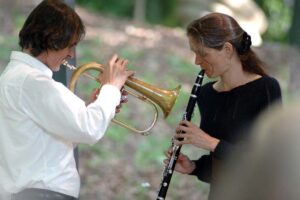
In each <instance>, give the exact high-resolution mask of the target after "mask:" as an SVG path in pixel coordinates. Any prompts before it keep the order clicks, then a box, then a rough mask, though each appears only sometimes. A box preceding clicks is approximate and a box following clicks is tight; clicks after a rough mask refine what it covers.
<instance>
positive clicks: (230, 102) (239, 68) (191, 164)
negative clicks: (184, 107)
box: [164, 13, 281, 199]
mask: <svg viewBox="0 0 300 200" xmlns="http://www.w3.org/2000/svg"><path fill="white" fill-rule="evenodd" d="M187 36H188V39H189V44H190V48H191V50H192V51H193V52H194V53H195V56H196V58H195V64H196V65H199V66H201V68H202V69H204V70H205V74H206V75H207V76H208V77H209V78H218V79H217V81H213V82H209V83H207V84H205V85H204V86H203V87H202V88H201V90H200V94H199V96H198V100H197V104H198V106H199V109H200V114H201V123H200V128H198V127H197V126H196V125H195V124H193V123H191V122H188V121H182V122H180V123H179V125H178V127H177V128H176V131H177V132H180V131H184V132H185V134H175V138H176V139H184V140H181V141H176V144H177V145H183V144H191V145H193V146H195V147H198V148H201V149H205V150H208V151H209V152H210V153H209V154H208V155H203V156H202V157H200V158H199V159H198V160H190V159H189V158H188V157H187V156H186V155H184V154H180V156H179V157H178V160H177V163H176V166H175V170H176V171H177V172H180V173H183V174H190V175H194V176H197V177H198V179H200V180H201V181H205V182H208V183H211V190H210V194H209V199H213V196H214V195H213V193H214V192H213V191H214V181H215V178H216V173H220V172H222V169H221V168H222V166H223V165H224V161H226V160H227V159H228V155H230V153H231V152H233V151H234V150H235V149H237V148H236V146H237V144H239V143H241V142H242V141H247V137H248V136H249V135H247V133H248V131H247V130H248V129H249V127H250V125H251V124H252V123H253V122H254V120H255V119H256V118H257V117H258V115H259V114H260V113H261V112H262V111H263V110H265V109H266V108H267V107H268V106H270V105H271V104H272V103H273V102H275V101H281V90H280V86H279V84H278V82H277V80H275V79H274V78H272V77H270V76H268V75H267V74H266V73H265V71H264V70H263V68H262V65H263V64H262V62H261V61H260V60H259V58H258V57H257V56H256V55H255V53H254V52H253V51H252V49H251V37H250V36H249V35H248V34H247V33H246V32H245V31H244V30H243V29H242V28H241V27H240V25H239V24H238V23H237V22H236V20H234V19H233V18H232V17H230V16H228V15H225V14H221V13H210V14H208V15H206V16H204V17H202V18H200V19H197V20H195V21H193V22H191V23H190V24H189V25H188V27H187ZM171 153H172V152H171V151H168V153H167V157H168V158H169V157H170V154H171ZM164 162H165V163H168V160H165V161H164Z"/></svg>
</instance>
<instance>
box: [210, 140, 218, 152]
mask: <svg viewBox="0 0 300 200" xmlns="http://www.w3.org/2000/svg"><path fill="white" fill-rule="evenodd" d="M219 143H220V140H219V139H217V138H214V137H212V138H211V142H210V151H211V152H214V151H215V149H216V148H217V146H218V144H219Z"/></svg>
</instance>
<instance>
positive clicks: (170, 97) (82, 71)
mask: <svg viewBox="0 0 300 200" xmlns="http://www.w3.org/2000/svg"><path fill="white" fill-rule="evenodd" d="M63 65H64V66H66V67H68V68H69V69H71V70H74V72H73V74H72V77H71V80H70V82H69V89H70V90H71V91H72V92H75V87H76V83H77V80H78V78H79V77H80V76H81V75H84V76H87V77H88V78H90V79H93V80H95V81H97V82H99V80H98V77H94V76H92V75H90V74H88V73H87V71H89V70H96V71H99V73H102V71H103V69H104V67H103V65H101V64H99V63H96V62H90V63H87V64H84V65H81V66H79V67H78V68H76V67H74V66H73V65H70V64H69V63H68V62H67V61H65V62H64V63H63ZM127 87H128V88H131V90H133V91H136V92H132V91H131V90H128V89H127ZM180 88H181V86H180V85H178V86H177V87H176V88H175V89H173V90H166V89H162V88H158V87H155V86H153V85H151V84H148V83H146V82H143V81H141V80H139V79H137V78H135V77H129V78H128V79H127V81H126V82H125V90H126V91H127V92H128V94H129V95H132V96H134V97H135V98H138V99H140V100H141V101H143V102H146V103H148V104H150V105H152V107H153V109H154V117H153V120H152V122H151V124H150V125H149V126H148V127H146V128H145V129H144V130H138V129H137V128H134V127H132V126H129V125H127V124H126V123H124V122H122V121H119V120H117V119H113V120H112V121H113V122H114V123H116V124H118V125H120V126H122V127H124V128H127V129H129V130H131V131H132V132H134V133H139V134H141V135H148V134H149V133H150V132H149V131H150V130H151V129H152V128H153V127H154V125H155V123H156V122H157V118H158V109H157V106H156V105H158V106H159V107H160V108H161V110H162V112H163V113H164V117H165V118H166V117H167V116H168V115H169V113H170V112H171V110H172V107H173V106H174V104H175V101H176V99H177V97H178V94H179V91H180Z"/></svg>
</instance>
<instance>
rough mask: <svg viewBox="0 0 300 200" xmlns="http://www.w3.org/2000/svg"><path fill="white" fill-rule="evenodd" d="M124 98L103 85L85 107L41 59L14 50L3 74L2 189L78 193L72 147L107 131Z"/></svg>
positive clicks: (93, 140) (0, 91)
mask: <svg viewBox="0 0 300 200" xmlns="http://www.w3.org/2000/svg"><path fill="white" fill-rule="evenodd" d="M120 96H121V94H120V91H119V89H118V88H117V87H115V86H112V85H104V86H103V87H102V89H101V91H100V94H99V96H98V98H97V100H96V101H95V102H93V103H91V104H89V105H88V106H86V105H85V103H84V102H83V101H82V100H81V99H80V98H78V97H77V96H76V95H74V94H73V93H72V92H71V91H70V90H69V89H68V88H66V87H65V86H64V85H63V84H61V83H59V82H56V81H54V80H53V79H52V71H51V70H50V69H49V68H48V67H47V66H45V65H44V64H43V63H41V62H40V61H39V60H37V59H35V58H34V57H32V56H30V55H28V54H25V53H22V52H16V51H14V52H12V54H11V60H10V62H9V63H8V65H7V67H6V68H5V70H4V71H3V73H2V74H1V76H0V192H1V191H2V193H3V192H6V193H16V192H19V191H20V190H22V189H24V188H42V189H49V190H53V191H57V192H61V193H64V194H67V195H70V196H74V197H78V196H79V188H80V178H79V175H78V172H77V170H76V165H75V160H74V156H73V147H74V146H75V144H76V143H88V144H93V143H96V142H97V141H98V140H99V139H100V138H101V137H102V136H103V135H104V133H105V131H106V129H107V127H108V125H109V123H110V121H111V119H112V118H113V117H114V114H115V108H116V106H117V105H118V104H119V103H120ZM0 196H1V195H0Z"/></svg>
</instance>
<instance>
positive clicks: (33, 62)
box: [10, 51, 53, 77]
mask: <svg viewBox="0 0 300 200" xmlns="http://www.w3.org/2000/svg"><path fill="white" fill-rule="evenodd" d="M10 59H11V60H16V61H19V62H22V63H25V64H27V65H29V66H30V67H32V68H35V69H38V70H40V71H41V72H42V73H44V74H45V75H47V76H49V77H52V75H53V72H52V71H51V70H50V69H49V68H48V67H47V66H46V65H45V64H44V63H42V62H41V61H39V60H38V59H36V58H35V57H33V56H31V55H29V54H27V53H24V52H21V51H12V53H11V55H10Z"/></svg>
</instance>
